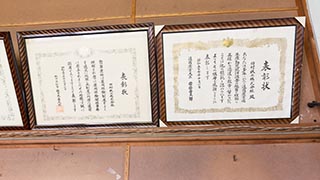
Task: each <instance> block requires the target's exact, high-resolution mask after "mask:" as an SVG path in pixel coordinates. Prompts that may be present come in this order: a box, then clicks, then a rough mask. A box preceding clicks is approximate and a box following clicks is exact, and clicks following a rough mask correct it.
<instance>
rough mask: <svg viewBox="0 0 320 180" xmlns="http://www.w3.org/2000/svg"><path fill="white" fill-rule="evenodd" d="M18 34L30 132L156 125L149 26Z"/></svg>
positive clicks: (153, 54) (138, 25)
mask: <svg viewBox="0 0 320 180" xmlns="http://www.w3.org/2000/svg"><path fill="white" fill-rule="evenodd" d="M17 36H18V41H19V50H20V58H21V64H22V69H23V75H24V84H25V91H26V97H27V98H26V100H27V106H28V109H29V118H30V125H31V128H33V127H36V128H44V127H58V128H59V127H81V126H85V127H86V126H87V127H89V126H90V127H99V126H108V127H135V126H138V127H145V126H155V125H157V123H158V122H157V120H158V115H157V76H156V61H155V50H154V42H155V41H154V27H153V24H152V23H145V24H129V25H112V26H104V27H83V28H71V29H55V30H39V31H26V32H18V33H17Z"/></svg>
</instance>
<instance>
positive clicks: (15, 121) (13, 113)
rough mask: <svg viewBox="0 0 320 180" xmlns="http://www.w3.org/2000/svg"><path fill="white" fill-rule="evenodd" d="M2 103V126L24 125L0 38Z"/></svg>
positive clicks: (0, 116)
mask: <svg viewBox="0 0 320 180" xmlns="http://www.w3.org/2000/svg"><path fill="white" fill-rule="evenodd" d="M0 104H1V108H0V126H23V122H22V118H21V114H20V109H19V105H18V100H17V96H16V91H15V88H14V84H13V80H12V75H11V71H10V66H9V62H8V57H7V53H6V49H5V45H4V41H3V40H0Z"/></svg>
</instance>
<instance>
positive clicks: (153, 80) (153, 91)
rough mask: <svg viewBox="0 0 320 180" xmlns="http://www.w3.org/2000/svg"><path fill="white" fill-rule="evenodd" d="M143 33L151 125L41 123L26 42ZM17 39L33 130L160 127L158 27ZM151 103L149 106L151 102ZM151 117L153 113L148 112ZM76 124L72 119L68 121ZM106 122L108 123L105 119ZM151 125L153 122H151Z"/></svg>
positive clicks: (119, 27) (145, 25)
mask: <svg viewBox="0 0 320 180" xmlns="http://www.w3.org/2000/svg"><path fill="white" fill-rule="evenodd" d="M138 31H143V32H145V33H146V36H147V37H146V41H147V42H146V43H147V47H146V51H147V53H148V55H145V56H146V57H148V62H146V63H147V64H148V70H146V71H148V72H149V77H148V78H149V80H150V82H148V83H149V84H150V87H149V89H143V90H141V91H150V99H149V100H148V101H150V106H151V107H150V111H151V112H150V113H151V114H150V118H151V122H125V121H124V122H112V123H108V122H107V120H106V121H105V123H95V124H86V123H75V124H59V123H58V124H50V125H40V124H38V123H37V118H40V117H36V112H35V109H36V108H35V106H34V97H33V96H34V95H33V89H32V81H33V79H31V76H30V67H29V65H30V59H29V57H28V53H27V51H28V50H27V49H28V46H27V45H26V40H28V39H37V38H47V37H49V38H52V37H54V38H55V37H73V36H88V37H90V35H101V34H102V35H104V34H110V35H112V34H119V33H131V32H138ZM17 39H18V45H19V53H20V58H21V65H22V72H23V76H24V86H25V92H26V102H27V107H28V113H29V119H30V127H31V128H38V129H41V128H42V129H43V128H58V129H60V128H63V129H64V128H68V129H70V128H83V127H85V128H89V127H91V128H96V127H107V128H131V127H155V126H157V125H158V101H157V75H156V73H157V71H156V56H155V48H154V44H155V37H154V25H153V23H141V24H125V25H110V26H100V27H79V28H69V29H48V30H38V31H24V32H17ZM148 103H149V102H148ZM148 113H149V112H148ZM68 120H69V121H70V122H72V119H68ZM104 120H105V119H104ZM148 121H149V120H148Z"/></svg>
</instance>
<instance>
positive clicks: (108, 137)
mask: <svg viewBox="0 0 320 180" xmlns="http://www.w3.org/2000/svg"><path fill="white" fill-rule="evenodd" d="M0 137H1V138H0V147H45V146H52V145H58V146H106V145H109V146H110V145H126V144H129V145H155V144H156V145H180V144H181V145H183V144H268V143H302V142H303V143H306V142H310V143H312V142H317V143H320V125H304V126H301V125H277V126H223V127H220V126H214V127H210V126H208V127H178V128H140V129H136V128H135V129H78V130H71V129H70V130H29V131H13V132H11V131H3V132H0Z"/></svg>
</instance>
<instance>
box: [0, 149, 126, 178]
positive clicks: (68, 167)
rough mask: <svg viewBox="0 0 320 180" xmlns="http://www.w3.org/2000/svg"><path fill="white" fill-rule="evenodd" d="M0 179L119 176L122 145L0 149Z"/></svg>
mask: <svg viewBox="0 0 320 180" xmlns="http://www.w3.org/2000/svg"><path fill="white" fill-rule="evenodd" d="M0 154H1V155H0V179H8V180H21V179H23V180H44V179H45V180H51V179H59V180H72V179H77V180H88V179H94V180H115V179H116V176H117V174H118V175H120V176H121V179H123V172H124V148H123V147H105V148H99V147H96V148H93V147H81V148H61V147H59V148H57V147H54V146H52V148H35V149H29V148H20V149H18V148H16V149H0Z"/></svg>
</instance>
